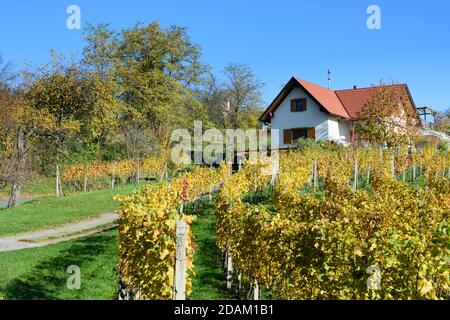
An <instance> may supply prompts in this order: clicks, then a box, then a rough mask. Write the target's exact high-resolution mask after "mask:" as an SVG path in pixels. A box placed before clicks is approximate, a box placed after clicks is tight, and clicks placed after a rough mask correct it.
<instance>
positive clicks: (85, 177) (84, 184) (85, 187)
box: [83, 174, 88, 192]
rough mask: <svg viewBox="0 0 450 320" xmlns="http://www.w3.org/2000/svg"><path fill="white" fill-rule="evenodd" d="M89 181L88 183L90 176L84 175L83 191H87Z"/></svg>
mask: <svg viewBox="0 0 450 320" xmlns="http://www.w3.org/2000/svg"><path fill="white" fill-rule="evenodd" d="M87 183H88V177H87V174H85V175H84V183H83V191H84V192H86V191H87Z"/></svg>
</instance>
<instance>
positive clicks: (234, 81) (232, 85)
mask: <svg viewBox="0 0 450 320" xmlns="http://www.w3.org/2000/svg"><path fill="white" fill-rule="evenodd" d="M224 73H225V76H226V78H227V83H226V85H225V88H226V91H227V96H228V98H229V102H230V108H231V110H230V113H229V122H230V125H231V126H232V127H233V128H235V129H236V128H238V127H239V126H240V124H242V121H241V120H242V119H241V117H240V115H241V113H242V112H246V111H251V110H255V109H256V108H257V107H258V105H259V104H260V103H261V92H260V89H261V87H262V86H263V83H262V82H260V81H259V80H257V79H256V78H255V74H254V73H253V70H252V69H251V68H250V67H249V66H248V65H244V64H236V63H230V64H229V65H228V66H227V67H226V68H225V71H224Z"/></svg>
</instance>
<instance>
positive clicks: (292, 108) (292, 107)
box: [291, 100, 296, 112]
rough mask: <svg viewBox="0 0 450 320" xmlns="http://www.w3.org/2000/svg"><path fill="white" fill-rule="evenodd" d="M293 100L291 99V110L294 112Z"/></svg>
mask: <svg viewBox="0 0 450 320" xmlns="http://www.w3.org/2000/svg"><path fill="white" fill-rule="evenodd" d="M295 111H296V110H295V100H291V112H295Z"/></svg>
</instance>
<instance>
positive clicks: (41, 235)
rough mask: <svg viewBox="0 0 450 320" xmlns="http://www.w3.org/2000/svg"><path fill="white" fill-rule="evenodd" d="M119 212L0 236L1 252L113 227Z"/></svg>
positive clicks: (82, 235) (52, 242)
mask: <svg viewBox="0 0 450 320" xmlns="http://www.w3.org/2000/svg"><path fill="white" fill-rule="evenodd" d="M118 218H119V216H118V214H117V213H104V214H102V215H100V216H98V217H95V218H89V219H84V220H81V221H77V222H72V223H68V224H65V225H63V226H58V227H55V228H52V229H46V230H38V231H33V232H27V233H22V234H18V235H14V236H11V237H6V238H0V252H5V251H15V250H22V249H28V248H36V247H44V246H47V245H49V244H54V243H59V242H63V241H67V240H71V239H75V238H81V237H85V236H87V235H90V234H94V233H97V232H99V231H102V230H105V229H108V228H111V227H112V226H113V225H114V224H115V222H116V221H117V220H118Z"/></svg>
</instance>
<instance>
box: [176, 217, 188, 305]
mask: <svg viewBox="0 0 450 320" xmlns="http://www.w3.org/2000/svg"><path fill="white" fill-rule="evenodd" d="M176 239H177V251H176V252H177V253H176V262H175V277H174V285H173V300H186V221H184V220H180V221H177V231H176Z"/></svg>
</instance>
